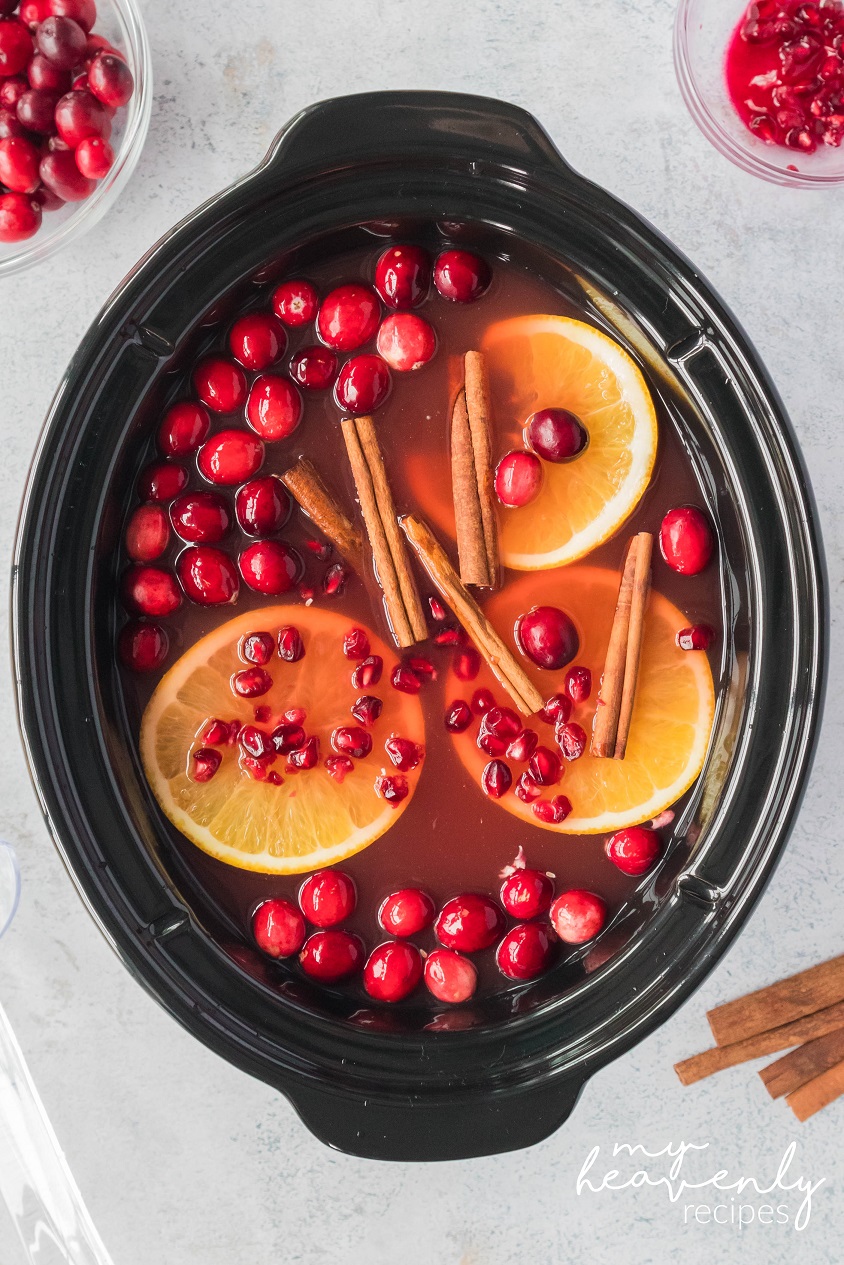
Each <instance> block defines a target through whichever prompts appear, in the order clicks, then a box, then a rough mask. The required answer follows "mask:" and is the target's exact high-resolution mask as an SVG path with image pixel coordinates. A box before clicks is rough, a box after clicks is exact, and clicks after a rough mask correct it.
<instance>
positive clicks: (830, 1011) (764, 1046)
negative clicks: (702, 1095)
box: [674, 1001, 844, 1085]
mask: <svg viewBox="0 0 844 1265" xmlns="http://www.w3.org/2000/svg"><path fill="white" fill-rule="evenodd" d="M838 1031H842V1032H844V1001H840V1002H836V1004H835V1005H834V1006H827V1007H826V1008H825V1009H824V1010H818V1011H816V1012H815V1014H812V1015H805V1016H804V1017H803V1018H802V1019H795V1020H794V1021H793V1022H792V1023H784V1024H781V1025H780V1026H779V1027H778V1028H771V1029H770V1030H769V1031H768V1032H757V1033H756V1034H755V1036H752V1037H745V1038H744V1040H742V1041H733V1042H732V1043H731V1044H730V1045H716V1046H714V1047H713V1048H712V1049H711V1050H704V1051H703V1052H702V1053H701V1054H694V1055H692V1057H691V1058H688V1059H683V1060H682V1061H681V1062H680V1063H675V1064H674V1071H675V1072H676V1073H677V1075H678V1076H679V1078H680V1080H681V1081H682V1083H683V1084H684V1085H694V1084H695V1083H696V1082H697V1081H701V1080H704V1079H705V1078H706V1077H707V1076H712V1075H713V1074H714V1073H715V1072H722V1071H724V1069H725V1068H728V1067H736V1066H737V1065H738V1064H739V1063H747V1062H749V1060H750V1059H758V1058H761V1056H762V1055H763V1054H777V1053H778V1052H779V1051H780V1050H787V1049H789V1047H791V1046H799V1045H800V1044H801V1043H802V1042H804V1041H806V1042H811V1041H813V1039H814V1038H816V1037H824V1036H826V1035H827V1033H835V1032H838ZM778 1061H782V1060H778ZM776 1066H777V1064H776V1063H772V1064H771V1067H776ZM766 1070H767V1069H766ZM760 1075H762V1073H760Z"/></svg>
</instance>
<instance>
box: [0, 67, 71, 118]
mask: <svg viewBox="0 0 844 1265" xmlns="http://www.w3.org/2000/svg"><path fill="white" fill-rule="evenodd" d="M33 60H34V59H33ZM49 64H50V63H49V62H47V65H48V66H49ZM31 65H32V62H30V66H31ZM58 73H59V74H61V71H59V72H58ZM35 86H36V85H35V84H33V83H32V81H31V80H29V79H27V78H25V77H24V76H23V75H10V76H9V77H8V79H2V78H0V107H2V108H3V109H4V110H8V111H9V112H10V113H11V114H14V112H15V110H16V109H17V108H18V102H19V101H20V99H21V97H22V96H23V94H24V93H25V92H26V91H27V90H28V89H29V88H31V87H35Z"/></svg>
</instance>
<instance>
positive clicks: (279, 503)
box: [234, 474, 290, 536]
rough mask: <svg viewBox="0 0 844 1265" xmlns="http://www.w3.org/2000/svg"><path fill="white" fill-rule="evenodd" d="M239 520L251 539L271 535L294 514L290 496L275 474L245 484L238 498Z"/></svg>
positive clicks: (236, 503) (236, 501)
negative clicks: (291, 509)
mask: <svg viewBox="0 0 844 1265" xmlns="http://www.w3.org/2000/svg"><path fill="white" fill-rule="evenodd" d="M234 511H235V514H236V515H237V521H238V522H239V523H240V526H241V527H242V528H243V530H244V531H245V532H246V534H247V535H248V536H269V535H271V534H272V532H274V531H278V529H279V527H281V526H282V525H283V524H284V523H285V522H286V520H287V516H288V514H289V513H290V497H289V496H288V495H287V492H286V490H285V487H284V484H283V483H282V482H281V480H280V479H279V478H277V477H276V475H274V474H268V475H265V476H264V478H262V479H252V480H251V481H250V482H249V483H244V485H243V487H242V488H240V489H239V490H238V493H237V496H236V497H235V503H234Z"/></svg>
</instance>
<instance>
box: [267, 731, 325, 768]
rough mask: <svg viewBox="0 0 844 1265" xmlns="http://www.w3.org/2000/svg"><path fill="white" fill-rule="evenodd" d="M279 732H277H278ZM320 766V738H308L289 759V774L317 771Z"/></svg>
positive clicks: (291, 753) (292, 752)
mask: <svg viewBox="0 0 844 1265" xmlns="http://www.w3.org/2000/svg"><path fill="white" fill-rule="evenodd" d="M276 732H277V731H276ZM318 764H319V738H316V737H313V738H306V739H305V741H304V742H303V743H302V745H301V746H300V747H296V749H295V750H293V751H291V752H290V754H289V755H288V757H287V766H286V767H287V772H288V773H301V772H303V771H305V770H307V769H315V768H316V766H317V765H318Z"/></svg>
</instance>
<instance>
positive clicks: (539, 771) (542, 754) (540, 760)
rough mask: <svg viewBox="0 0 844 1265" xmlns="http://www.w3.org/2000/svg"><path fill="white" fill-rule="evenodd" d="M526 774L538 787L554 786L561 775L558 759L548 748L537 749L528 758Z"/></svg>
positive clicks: (561, 769)
mask: <svg viewBox="0 0 844 1265" xmlns="http://www.w3.org/2000/svg"><path fill="white" fill-rule="evenodd" d="M528 773H529V774H530V776H531V777H532V778H533V780H534V782H538V783H539V785H540V786H556V785H557V783H558V782H559V780H560V778H561V777H562V773H563V768H562V765H561V764H560V757H559V756H558V755H557V754H556V753H555V752H554V751H551V750H550V748H549V747H537V748H536V750H535V751H534V753H533V755H532V756H531V758H530V764H529V765H528Z"/></svg>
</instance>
